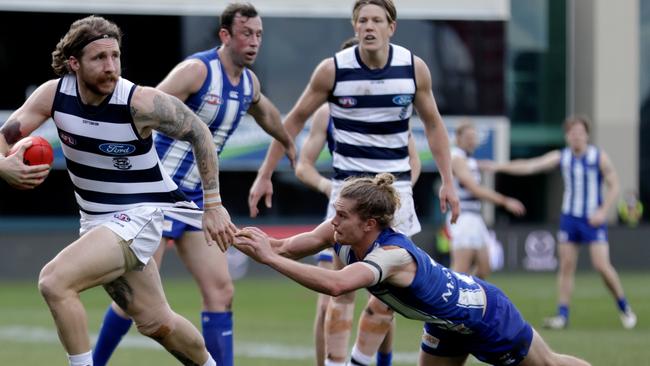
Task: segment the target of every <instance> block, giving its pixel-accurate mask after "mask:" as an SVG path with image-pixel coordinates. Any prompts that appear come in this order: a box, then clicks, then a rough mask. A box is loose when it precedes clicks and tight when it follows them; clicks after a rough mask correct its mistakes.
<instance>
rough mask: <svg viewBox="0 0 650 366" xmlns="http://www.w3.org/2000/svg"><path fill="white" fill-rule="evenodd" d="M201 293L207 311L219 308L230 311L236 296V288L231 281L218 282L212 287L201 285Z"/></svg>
mask: <svg viewBox="0 0 650 366" xmlns="http://www.w3.org/2000/svg"><path fill="white" fill-rule="evenodd" d="M201 293H202V295H203V302H204V306H205V307H206V309H213V308H215V307H217V308H223V310H230V309H231V308H232V300H233V297H234V296H235V286H233V283H232V281H231V280H230V279H228V280H222V281H217V282H216V283H213V284H211V285H205V284H201Z"/></svg>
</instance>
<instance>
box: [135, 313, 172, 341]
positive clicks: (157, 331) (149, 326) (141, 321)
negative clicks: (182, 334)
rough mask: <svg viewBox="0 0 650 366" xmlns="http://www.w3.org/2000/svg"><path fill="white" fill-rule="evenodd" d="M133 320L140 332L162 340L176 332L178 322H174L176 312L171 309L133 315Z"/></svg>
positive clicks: (156, 339)
mask: <svg viewBox="0 0 650 366" xmlns="http://www.w3.org/2000/svg"><path fill="white" fill-rule="evenodd" d="M133 321H134V322H135V324H136V326H137V327H138V332H140V334H142V335H144V336H147V337H149V338H152V339H154V340H155V341H157V342H162V341H164V340H165V338H167V336H169V335H170V334H171V333H173V332H174V330H175V329H176V324H175V322H174V313H173V312H172V311H171V309H166V310H164V311H151V312H147V313H146V314H145V315H143V316H142V315H140V316H138V315H136V316H133Z"/></svg>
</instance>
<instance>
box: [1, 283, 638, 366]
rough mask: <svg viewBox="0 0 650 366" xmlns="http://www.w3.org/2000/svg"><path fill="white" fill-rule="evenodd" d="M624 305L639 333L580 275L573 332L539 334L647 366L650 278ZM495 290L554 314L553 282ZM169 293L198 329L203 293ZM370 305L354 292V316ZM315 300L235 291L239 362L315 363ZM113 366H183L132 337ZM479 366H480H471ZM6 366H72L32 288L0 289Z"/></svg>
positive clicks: (293, 289)
mask: <svg viewBox="0 0 650 366" xmlns="http://www.w3.org/2000/svg"><path fill="white" fill-rule="evenodd" d="M621 277H622V280H623V284H624V286H625V288H626V289H627V291H628V298H629V299H630V302H631V304H632V305H633V307H634V309H635V311H636V312H637V315H638V317H639V324H638V325H637V328H636V329H634V330H632V331H626V330H624V329H623V328H622V327H621V325H620V323H619V320H618V315H617V313H616V311H615V305H614V303H613V301H612V299H611V298H610V297H609V295H608V293H607V292H606V290H605V288H604V287H603V286H602V284H601V282H600V278H599V277H598V276H597V275H595V274H593V273H585V274H579V275H578V277H577V279H576V291H575V295H574V303H573V306H572V320H571V325H570V328H569V329H567V330H565V331H546V330H540V332H541V334H542V336H543V337H544V338H545V339H546V340H547V342H548V343H549V344H550V345H551V347H552V348H554V349H555V350H557V351H560V352H564V353H571V354H575V355H579V356H580V357H584V358H586V359H587V360H589V361H590V362H591V363H592V364H593V365H595V366H598V365H601V366H615V365H626V366H630V365H650V320H649V319H650V286H649V285H648V279H649V278H650V276H649V274H648V273H622V274H621ZM491 280H492V282H494V283H496V284H497V285H499V286H500V287H501V288H502V289H504V290H505V291H506V293H507V294H509V296H510V297H511V298H512V300H513V301H514V302H515V303H516V304H517V306H518V307H519V309H520V310H521V311H522V313H523V314H524V316H525V317H526V318H527V319H528V320H529V321H530V322H531V323H532V324H533V326H536V327H538V326H539V325H540V323H541V319H542V318H543V317H544V316H547V315H549V314H550V313H552V312H553V310H554V307H555V305H554V303H555V288H554V283H555V282H554V277H553V275H551V274H508V275H506V274H497V275H494V276H493V277H492V279H491ZM165 289H166V291H167V295H168V298H169V300H170V302H171V304H172V307H173V308H174V309H175V310H176V311H177V312H179V313H181V314H183V315H185V316H186V317H187V318H189V319H190V320H192V321H193V322H194V323H197V321H198V311H199V295H198V292H197V290H196V288H195V286H194V284H193V283H192V282H191V281H189V280H187V281H184V280H169V281H166V282H165ZM365 298H366V295H365V293H363V292H359V293H358V294H357V300H358V301H357V311H359V310H360V309H361V307H362V305H361V303H362V302H363V300H364V299H365ZM82 300H83V302H84V304H85V305H86V307H87V309H88V323H89V328H90V332H91V334H92V335H95V334H96V333H97V330H98V328H99V324H100V322H101V317H102V315H103V312H104V310H105V308H106V305H107V303H108V300H107V296H106V295H105V294H104V292H103V290H99V289H93V290H90V291H87V292H85V293H84V294H83V295H82ZM315 300H316V296H315V294H314V293H311V292H309V291H308V290H305V289H303V288H302V287H299V286H298V285H296V284H294V283H292V282H289V281H288V280H285V279H283V278H279V277H273V278H267V279H244V280H240V281H238V282H237V284H236V295H235V304H234V308H235V353H236V360H235V361H236V364H237V365H244V366H249V365H250V366H257V365H260V366H261V365H265V366H274V365H284V366H299V365H313V364H314V363H313V360H312V359H313V357H312V352H313V351H312V335H311V327H312V322H313V314H314V306H315ZM420 334H421V324H420V323H419V322H415V321H411V320H407V319H404V318H401V317H398V321H397V336H396V337H395V340H396V342H395V352H396V356H395V360H396V362H395V365H415V364H416V355H417V351H418V348H419V338H420ZM112 361H113V362H112V364H113V365H156V366H165V365H177V364H178V362H176V361H175V360H174V359H173V358H172V357H171V356H169V355H168V354H167V353H166V352H164V350H162V348H161V347H159V346H158V345H157V344H155V343H154V342H152V341H150V340H148V339H146V338H144V337H142V336H140V335H139V334H138V333H137V332H136V331H134V330H133V329H132V330H131V333H130V334H129V335H128V336H127V339H126V340H125V342H124V343H123V345H122V346H121V347H120V348H118V350H117V352H116V354H115V355H114V357H113V360H112ZM470 363H474V364H478V362H470ZM0 365H25V366H27V365H67V359H66V357H65V353H64V351H63V349H62V347H61V346H60V344H59V343H58V339H57V338H56V332H55V328H54V325H53V322H52V320H51V318H50V313H49V311H48V310H47V307H46V306H45V304H44V302H43V301H42V300H41V298H40V296H39V294H38V291H37V289H36V284H35V283H33V282H20V283H13V282H12V283H9V282H0Z"/></svg>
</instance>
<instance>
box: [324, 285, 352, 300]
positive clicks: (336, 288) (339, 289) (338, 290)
mask: <svg viewBox="0 0 650 366" xmlns="http://www.w3.org/2000/svg"><path fill="white" fill-rule="evenodd" d="M348 292H350V291H349V290H347V291H346V290H345V289H344V288H343V286H340V285H336V284H330V285H329V286H327V288H326V289H325V294H326V295H329V296H333V297H338V296H341V295H343V294H345V293H348Z"/></svg>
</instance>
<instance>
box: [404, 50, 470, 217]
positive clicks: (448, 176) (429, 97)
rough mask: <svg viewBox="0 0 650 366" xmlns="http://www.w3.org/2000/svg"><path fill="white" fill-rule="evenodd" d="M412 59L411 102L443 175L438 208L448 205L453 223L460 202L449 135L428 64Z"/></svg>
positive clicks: (418, 59) (458, 211)
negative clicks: (455, 186)
mask: <svg viewBox="0 0 650 366" xmlns="http://www.w3.org/2000/svg"><path fill="white" fill-rule="evenodd" d="M414 60H415V77H416V80H417V91H416V92H415V101H414V105H415V108H416V110H417V112H418V115H419V116H420V119H421V120H422V122H423V123H424V129H425V133H426V135H427V141H428V142H429V148H430V149H431V154H432V155H433V158H434V159H435V160H436V165H437V166H438V171H439V172H440V176H441V178H442V185H441V186H440V193H439V196H440V209H441V210H442V212H446V211H447V209H448V208H449V209H451V222H452V223H454V222H456V219H457V218H458V214H459V213H460V206H459V202H458V196H457V195H456V192H455V191H454V185H453V181H452V173H451V154H450V150H449V135H448V134H447V128H446V127H445V124H444V123H443V121H442V117H441V116H440V112H439V111H438V106H437V105H436V101H435V99H434V97H433V92H432V89H431V74H430V73H429V68H428V67H427V65H426V64H425V63H424V61H422V59H421V58H419V57H415V58H414ZM448 205H449V206H448Z"/></svg>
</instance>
